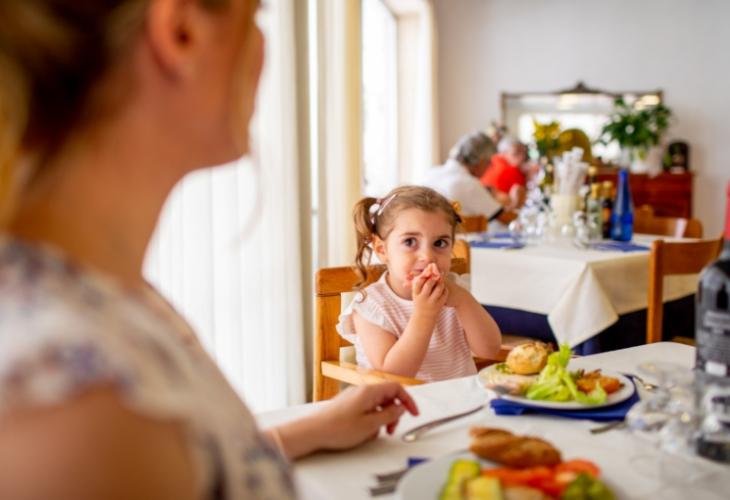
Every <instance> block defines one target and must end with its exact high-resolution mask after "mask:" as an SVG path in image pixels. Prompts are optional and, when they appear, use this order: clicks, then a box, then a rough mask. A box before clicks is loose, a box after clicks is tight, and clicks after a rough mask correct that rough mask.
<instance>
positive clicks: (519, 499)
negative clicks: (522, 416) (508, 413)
mask: <svg viewBox="0 0 730 500" xmlns="http://www.w3.org/2000/svg"><path fill="white" fill-rule="evenodd" d="M470 435H471V436H472V438H473V439H474V442H477V441H480V440H485V439H490V440H492V445H493V446H494V447H497V443H502V445H504V443H506V442H507V441H508V438H510V437H511V438H516V439H531V440H537V441H540V442H541V443H546V442H545V441H543V440H541V439H537V438H530V437H525V436H516V435H514V434H512V433H511V432H509V431H506V430H503V429H493V428H487V427H476V428H472V429H471V430H470ZM546 444H549V443H546ZM550 446H551V447H552V445H550ZM472 451H473V450H472ZM555 451H556V452H557V453H558V461H557V462H555V463H551V464H549V465H535V466H531V467H526V468H515V467H483V466H482V464H480V463H479V462H478V461H476V460H470V459H465V458H460V459H457V460H454V462H453V463H452V464H451V468H450V469H449V473H448V477H447V478H446V482H445V483H444V486H443V487H442V489H441V492H440V496H439V498H440V499H442V500H485V499H487V500H550V499H562V500H578V499H580V500H613V499H614V498H615V497H614V494H613V492H611V490H610V489H609V488H608V487H607V486H606V485H605V484H604V483H603V482H602V481H601V480H600V476H601V470H600V469H599V468H598V466H597V465H596V464H594V463H593V462H590V461H588V460H581V459H574V460H568V461H565V462H562V461H560V458H559V457H560V452H558V451H557V450H555ZM479 456H481V455H479ZM483 458H486V459H488V460H491V461H494V458H493V457H483ZM502 465H505V464H502Z"/></svg>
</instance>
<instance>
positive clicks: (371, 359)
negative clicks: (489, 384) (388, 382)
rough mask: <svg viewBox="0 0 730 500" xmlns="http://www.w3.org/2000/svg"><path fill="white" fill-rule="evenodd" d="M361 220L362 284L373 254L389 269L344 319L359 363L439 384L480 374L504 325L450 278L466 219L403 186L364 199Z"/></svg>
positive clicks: (423, 191) (426, 193)
mask: <svg viewBox="0 0 730 500" xmlns="http://www.w3.org/2000/svg"><path fill="white" fill-rule="evenodd" d="M354 219H355V229H356V231H357V239H358V250H357V255H356V257H355V265H356V266H357V269H358V273H359V274H360V277H361V279H362V281H361V283H360V285H362V282H363V281H364V277H365V266H367V265H368V264H369V262H370V257H371V255H372V252H373V251H374V252H375V254H376V255H377V256H378V258H379V259H380V261H381V262H383V263H384V264H385V265H386V266H387V271H386V272H385V273H383V275H382V277H381V278H380V279H379V280H378V281H377V282H375V283H373V284H372V285H370V286H368V287H367V288H365V289H364V290H362V291H361V292H360V294H359V295H358V297H356V298H355V300H354V301H353V302H352V304H350V306H349V307H348V308H347V310H346V311H345V312H344V313H343V314H342V316H341V317H340V323H339V325H338V331H339V333H340V335H342V336H343V337H344V338H346V339H347V340H349V341H350V342H352V343H353V344H354V345H355V350H356V353H357V362H358V364H359V365H361V366H364V367H368V368H376V369H378V370H383V371H385V372H389V373H394V374H398V375H404V376H408V377H416V378H420V379H423V380H428V381H433V380H443V379H447V378H453V377H461V376H466V375H471V374H474V373H476V367H475V365H474V361H473V359H472V354H474V355H476V356H479V357H484V358H490V357H493V356H495V355H496V354H497V352H498V351H499V347H500V344H501V335H500V332H499V327H498V326H497V324H496V323H495V322H494V320H493V319H492V317H491V316H490V315H489V314H488V313H487V312H486V311H485V310H484V308H483V307H482V306H481V305H480V304H479V303H478V302H477V301H476V300H475V299H474V297H472V296H471V294H470V293H469V292H468V291H467V290H466V289H464V288H463V287H462V286H460V285H459V284H458V283H457V281H456V278H457V277H456V275H449V268H450V267H451V250H452V245H453V242H454V230H455V227H456V225H457V224H458V222H459V216H458V214H457V213H456V211H455V210H454V208H453V206H452V205H451V204H450V203H449V201H448V200H447V199H446V198H444V197H443V196H441V195H440V194H438V193H437V192H436V191H434V190H432V189H430V188H426V187H415V186H404V187H399V188H396V189H394V190H393V191H391V192H390V193H389V194H388V195H387V196H386V197H385V198H383V199H382V200H378V199H375V198H363V199H362V200H360V201H359V202H358V203H357V205H355V210H354Z"/></svg>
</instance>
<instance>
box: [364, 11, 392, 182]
mask: <svg viewBox="0 0 730 500" xmlns="http://www.w3.org/2000/svg"><path fill="white" fill-rule="evenodd" d="M397 44H398V39H397V22H396V18H395V16H394V15H393V13H392V12H391V11H390V10H389V9H388V7H387V6H386V5H385V4H383V2H382V1H381V0H363V2H362V106H363V109H362V113H363V124H362V125H363V141H362V151H363V153H362V161H363V186H364V188H363V189H364V194H365V195H368V196H382V195H384V194H385V193H387V192H388V191H390V190H391V189H392V188H394V187H395V186H397V185H398V183H399V180H400V179H399V171H398V136H399V134H398V74H397V69H398V61H397V53H398V51H397V48H398V45H397Z"/></svg>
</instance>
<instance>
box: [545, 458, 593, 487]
mask: <svg viewBox="0 0 730 500" xmlns="http://www.w3.org/2000/svg"><path fill="white" fill-rule="evenodd" d="M581 472H585V473H586V474H588V475H590V476H592V477H595V478H598V477H599V476H600V475H601V469H600V468H599V467H598V466H597V465H596V464H594V463H593V462H591V461H589V460H581V459H580V458H576V459H573V460H568V461H567V462H563V463H560V464H558V465H556V466H555V476H556V477H557V476H561V475H562V474H563V473H573V474H572V479H575V477H576V476H577V475H578V474H580V473H581ZM565 476H566V477H568V476H569V474H565ZM572 479H571V481H572Z"/></svg>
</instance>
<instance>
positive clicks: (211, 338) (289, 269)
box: [145, 0, 309, 411]
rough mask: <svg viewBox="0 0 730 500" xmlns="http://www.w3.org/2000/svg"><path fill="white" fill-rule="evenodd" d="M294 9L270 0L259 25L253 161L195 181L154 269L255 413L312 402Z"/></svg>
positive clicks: (171, 216)
mask: <svg viewBox="0 0 730 500" xmlns="http://www.w3.org/2000/svg"><path fill="white" fill-rule="evenodd" d="M295 1H298V0H272V1H269V2H267V7H266V9H265V10H264V11H263V12H262V13H261V15H260V17H259V23H260V25H261V27H262V29H263V30H264V33H265V35H266V62H265V66H264V73H263V75H262V81H261V85H260V91H259V96H258V102H257V113H256V117H255V120H254V124H253V126H252V137H253V140H252V145H253V149H254V151H256V154H254V155H253V156H254V158H253V159H243V160H241V161H238V162H235V163H232V164H229V165H225V166H221V167H217V168H215V169H211V170H205V171H200V172H196V173H193V174H191V175H189V176H188V177H186V178H185V179H184V180H183V181H182V182H181V183H180V184H179V185H178V186H177V187H176V189H175V191H174V192H173V194H172V196H171V197H170V199H169V200H168V203H167V205H166V207H165V209H164V211H163V215H162V217H161V220H160V223H159V226H158V229H157V232H156V234H155V236H154V239H153V242H152V244H151V246H150V248H149V251H148V256H147V261H146V265H145V272H146V276H147V278H148V279H149V280H150V281H151V282H152V283H153V284H155V285H156V286H157V287H158V288H159V289H160V290H161V291H162V293H163V294H164V295H166V296H167V297H168V298H169V299H170V300H171V302H172V303H173V304H174V305H175V306H176V307H177V308H178V310H179V311H181V312H182V314H183V315H184V316H185V317H186V318H187V319H188V320H189V321H190V322H191V323H192V325H193V327H194V328H195V329H196V331H197V332H198V334H199V336H200V338H201V340H202V342H203V344H204V345H205V347H206V348H207V349H208V351H209V352H210V353H211V354H212V356H213V357H214V358H215V359H216V361H217V362H218V363H219V365H220V366H221V368H222V370H223V372H224V373H225V374H226V376H227V377H228V379H229V380H230V381H231V383H232V384H233V386H234V387H235V388H236V390H237V391H238V392H239V394H241V396H242V397H243V398H244V399H245V400H246V402H247V404H248V405H249V407H250V408H251V409H252V410H253V411H263V410H267V409H272V408H279V407H283V406H286V405H289V404H295V403H301V402H304V400H305V395H304V388H305V372H304V370H305V364H304V333H303V332H304V331H305V329H304V325H303V314H302V312H303V311H302V297H303V294H304V293H309V291H308V290H307V291H304V290H303V289H302V279H301V276H302V275H301V272H302V253H301V245H300V242H301V235H300V228H299V174H298V171H297V169H298V164H299V162H298V158H297V135H296V131H297V128H296V127H297V116H296V81H297V80H296V74H295V72H296V70H295V67H296V65H295V46H294V4H293V2H295Z"/></svg>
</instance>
